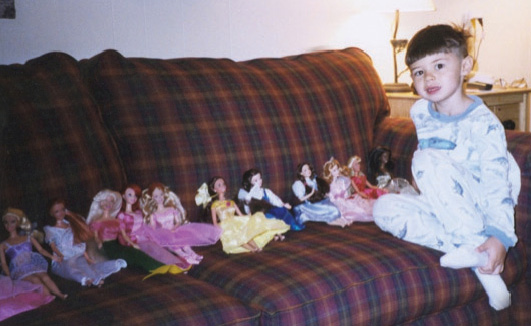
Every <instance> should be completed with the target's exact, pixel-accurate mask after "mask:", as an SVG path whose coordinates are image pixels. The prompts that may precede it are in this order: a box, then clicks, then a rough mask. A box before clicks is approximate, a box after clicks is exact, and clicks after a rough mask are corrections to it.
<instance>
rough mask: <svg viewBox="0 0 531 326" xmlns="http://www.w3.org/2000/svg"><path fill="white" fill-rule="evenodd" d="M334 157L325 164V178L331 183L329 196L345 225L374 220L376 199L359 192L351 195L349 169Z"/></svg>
mask: <svg viewBox="0 0 531 326" xmlns="http://www.w3.org/2000/svg"><path fill="white" fill-rule="evenodd" d="M345 170H347V169H346V168H345V167H343V166H341V165H340V164H339V161H337V160H336V159H334V158H333V157H332V158H330V160H328V161H327V162H326V163H325V164H324V166H323V178H324V179H325V180H326V181H328V183H329V184H330V192H329V193H328V196H329V197H330V200H331V201H332V203H334V205H336V206H337V208H339V211H340V212H341V219H342V220H343V221H344V224H345V225H350V224H351V223H352V222H369V221H374V218H373V217H372V206H373V205H374V201H375V200H374V199H370V198H369V199H367V198H363V197H361V196H360V195H358V194H353V195H351V193H350V189H351V182H350V179H349V177H348V171H345Z"/></svg>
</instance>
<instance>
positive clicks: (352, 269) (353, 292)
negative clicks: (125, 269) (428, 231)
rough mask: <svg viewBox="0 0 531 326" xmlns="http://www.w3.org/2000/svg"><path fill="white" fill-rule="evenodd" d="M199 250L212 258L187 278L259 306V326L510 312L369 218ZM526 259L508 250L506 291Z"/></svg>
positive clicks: (467, 278)
mask: <svg viewBox="0 0 531 326" xmlns="http://www.w3.org/2000/svg"><path fill="white" fill-rule="evenodd" d="M199 252H200V253H202V254H205V257H209V259H208V260H206V261H204V262H202V263H201V265H199V266H197V267H195V268H194V269H192V270H191V271H190V272H189V275H191V276H193V277H196V278H197V279H199V280H202V281H206V282H209V283H210V284H213V285H215V286H218V287H220V288H222V289H223V290H224V291H225V292H226V293H228V294H230V295H231V296H234V297H235V298H238V299H239V300H241V301H242V302H246V303H248V304H249V305H250V306H251V307H254V308H256V309H260V310H262V311H263V313H262V320H261V325H369V324H371V325H399V324H408V323H415V322H416V323H419V324H421V321H422V320H433V321H437V320H444V319H448V323H442V324H447V325H459V324H466V325H470V324H467V323H455V324H454V323H451V322H450V321H452V320H454V319H455V320H456V321H459V320H461V321H464V320H468V321H470V320H477V321H478V324H483V325H485V324H497V323H500V322H501V321H504V320H507V319H508V315H507V312H503V311H502V312H500V313H497V312H496V311H495V310H493V309H492V308H490V306H489V304H488V299H487V296H486V294H485V291H484V290H483V287H482V286H481V283H479V281H478V280H477V278H476V276H475V274H474V273H473V272H472V271H471V270H470V269H461V270H453V269H448V268H443V267H441V266H440V264H439V257H440V256H441V255H442V253H440V252H438V251H435V250H432V249H428V248H425V247H421V246H419V245H415V244H411V243H407V242H404V241H402V240H400V239H397V238H394V237H392V236H391V235H389V234H387V233H384V232H382V231H381V230H380V229H379V228H378V227H377V226H376V225H375V224H374V223H366V224H362V223H358V224H353V225H351V226H349V227H347V228H345V229H341V228H337V227H331V226H328V225H325V224H322V223H308V224H307V227H306V229H305V230H304V231H303V232H296V233H290V234H288V235H287V237H286V240H285V241H284V242H273V243H270V244H269V245H268V246H266V247H265V248H264V250H263V251H262V252H261V253H260V254H242V255H232V256H228V255H226V254H224V253H223V252H222V251H221V249H220V248H215V247H210V248H205V249H202V248H201V251H199ZM211 257H212V258H214V259H210V258H211ZM523 262H525V251H524V249H523V246H522V245H519V246H517V247H516V248H514V249H511V251H510V252H509V255H508V259H507V265H506V270H505V272H504V274H503V278H504V280H505V281H506V282H507V284H508V286H509V288H511V287H512V285H513V284H514V283H516V282H518V281H520V280H522V278H523V271H524V268H525V263H523ZM456 307H458V308H459V309H458V310H457V311H451V312H449V311H450V310H452V309H453V308H456ZM472 308H473V309H472ZM435 315H437V316H435ZM487 321H488V323H487ZM482 322H485V323H482ZM435 324H437V323H435ZM472 324H474V323H472Z"/></svg>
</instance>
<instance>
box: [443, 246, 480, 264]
mask: <svg viewBox="0 0 531 326" xmlns="http://www.w3.org/2000/svg"><path fill="white" fill-rule="evenodd" d="M488 261H489V255H488V254H487V253H486V252H477V251H476V249H475V248H474V247H472V246H468V245H462V246H460V247H459V248H457V249H455V250H453V251H450V252H449V253H447V254H446V255H444V256H442V257H441V259H440V263H441V266H443V267H449V268H453V269H460V268H466V267H481V266H485V265H486V264H487V262H488Z"/></svg>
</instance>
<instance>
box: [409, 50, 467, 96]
mask: <svg viewBox="0 0 531 326" xmlns="http://www.w3.org/2000/svg"><path fill="white" fill-rule="evenodd" d="M471 68H472V58H471V57H467V58H465V59H463V58H461V57H460V56H459V55H458V54H457V53H455V52H454V51H451V52H449V53H444V52H443V53H436V54H430V55H427V56H425V57H424V58H422V59H420V60H417V61H415V62H414V63H413V64H411V66H410V67H409V69H410V71H411V78H412V79H413V82H414V83H415V89H416V90H417V93H418V94H419V95H420V96H422V97H423V98H424V99H427V100H429V101H432V102H435V103H438V102H441V101H444V100H446V99H449V98H453V97H454V96H459V97H460V96H462V95H463V88H462V84H463V79H464V77H465V76H466V75H467V74H468V73H469V72H470V69H471Z"/></svg>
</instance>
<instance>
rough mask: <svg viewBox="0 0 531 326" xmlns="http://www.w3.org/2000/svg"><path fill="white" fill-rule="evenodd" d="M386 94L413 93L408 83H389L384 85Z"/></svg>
mask: <svg viewBox="0 0 531 326" xmlns="http://www.w3.org/2000/svg"><path fill="white" fill-rule="evenodd" d="M383 87H384V90H385V92H386V93H409V92H411V91H413V89H411V87H410V86H409V85H408V84H406V83H389V84H384V85H383Z"/></svg>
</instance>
